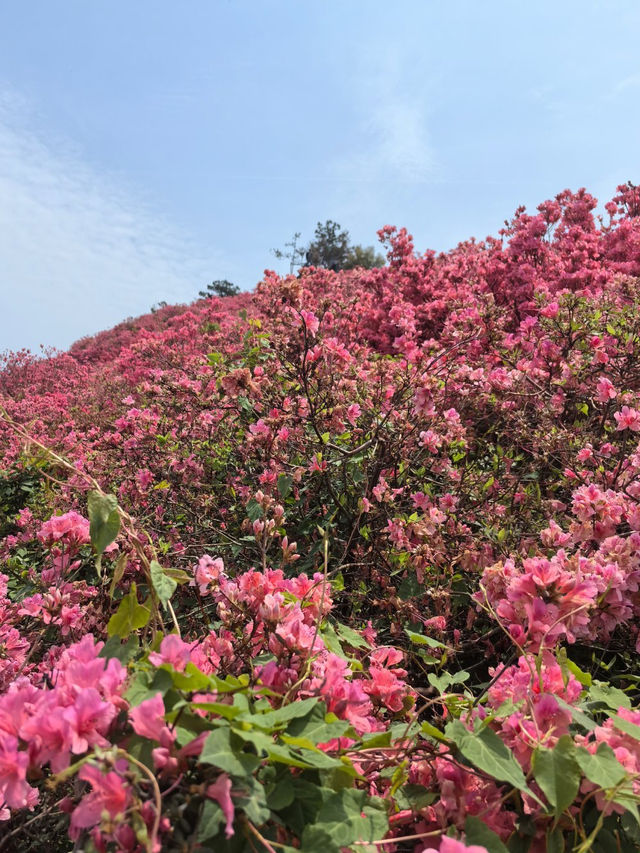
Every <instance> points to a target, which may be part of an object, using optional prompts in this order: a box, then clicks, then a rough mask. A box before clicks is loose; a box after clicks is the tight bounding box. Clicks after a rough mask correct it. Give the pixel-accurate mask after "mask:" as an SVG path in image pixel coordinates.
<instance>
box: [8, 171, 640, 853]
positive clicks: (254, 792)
mask: <svg viewBox="0 0 640 853" xmlns="http://www.w3.org/2000/svg"><path fill="white" fill-rule="evenodd" d="M604 210H605V213H604V214H603V216H602V218H599V217H598V216H597V215H596V200H595V199H594V198H593V197H592V196H590V195H589V194H588V193H587V192H586V191H584V190H580V191H578V192H577V193H571V192H569V191H565V192H563V193H560V194H559V195H558V196H557V197H556V198H555V199H554V200H552V201H547V202H545V203H543V204H541V205H540V206H539V208H538V209H537V211H536V213H535V214H534V215H532V214H528V213H527V212H526V211H525V210H524V209H520V210H518V211H516V214H515V216H514V217H513V219H512V220H511V221H510V222H508V223H506V224H505V227H504V229H503V230H502V231H501V232H500V233H499V234H498V236H497V237H495V238H487V239H486V240H484V241H476V240H469V241H467V242H465V243H462V244H460V245H459V246H458V247H456V248H455V249H453V250H451V251H449V252H446V253H440V254H437V253H435V252H430V251H429V252H426V253H424V254H418V253H416V251H415V249H414V246H413V243H412V238H411V236H410V235H409V234H408V233H407V232H406V231H405V230H404V229H400V230H397V229H395V228H391V227H386V228H383V229H382V231H381V232H380V237H381V239H382V240H383V242H384V245H385V247H386V251H387V264H386V266H384V267H382V268H380V269H372V270H357V269H356V270H352V271H343V272H339V273H334V272H330V271H327V270H319V269H312V268H309V269H304V270H303V271H302V272H301V274H300V276H299V277H293V276H289V277H286V278H281V277H279V276H277V275H276V274H275V273H271V272H268V273H266V274H265V278H264V280H263V281H262V282H261V283H260V284H259V285H258V286H257V288H256V290H255V292H254V293H252V294H241V295H239V296H236V297H231V298H227V299H219V298H214V299H207V300H201V301H199V302H196V303H194V304H193V305H191V306H188V307H184V306H182V307H167V308H163V309H161V310H159V311H157V312H155V313H153V314H149V315H147V316H145V317H141V318H138V319H136V320H129V321H127V322H125V323H122V324H120V325H119V326H117V327H115V328H114V329H112V330H110V331H107V332H103V333H101V334H99V335H96V336H94V337H91V338H86V339H83V340H82V341H79V342H78V343H76V344H74V346H72V347H71V349H70V350H69V352H67V353H61V354H54V355H52V356H50V357H48V358H45V359H38V358H35V357H34V356H32V355H30V354H29V353H27V352H24V351H23V352H21V353H17V354H8V355H6V356H5V357H4V361H3V363H2V371H1V372H0V454H1V456H0V535H1V536H3V537H4V538H3V539H2V542H1V544H0V572H1V573H2V574H0V581H1V583H0V596H1V598H0V819H2V820H3V821H4V826H2V824H0V826H2V829H0V851H2V850H8V851H11V850H18V849H19V850H21V851H29V850H33V851H36V850H39V849H42V848H41V847H38V844H39V843H41V839H42V835H43V833H45V832H46V834H47V837H51V838H52V839H53V840H52V843H51V850H52V851H56V850H60V851H63V850H64V851H66V850H68V849H69V840H68V839H69V837H70V838H71V839H72V840H73V841H74V842H75V843H76V847H75V848H74V849H78V850H79V849H83V850H97V851H103V850H117V851H128V853H133V851H138V850H154V851H155V850H157V851H160V850H162V851H165V850H166V851H191V850H193V851H207V850H208V851H214V850H215V851H225V850H228V851H234V852H235V851H245V850H246V851H253V850H255V851H257V850H266V851H271V853H273V851H275V850H278V851H279V850H285V851H286V850H288V851H291V850H294V849H300V850H302V851H304V853H314V851H320V850H321V851H322V852H323V853H340V851H341V850H352V851H359V850H360V851H362V850H368V851H373V850H385V851H397V853H404V851H427V850H431V849H433V850H440V851H441V853H456V851H463V850H470V851H472V853H478V851H483V850H488V851H489V853H493V851H497V853H502V851H504V850H509V851H512V853H519V851H530V853H542V851H546V850H553V851H562V850H566V851H569V850H576V851H580V853H587V851H590V850H594V851H603V853H606V851H609V850H612V851H613V850H640V826H639V823H640V819H639V816H638V808H637V802H638V798H639V797H640V710H638V709H637V706H638V700H639V698H640V697H639V696H638V689H637V685H638V681H639V679H640V670H639V669H638V666H637V664H636V661H637V653H638V652H639V651H640V634H639V625H640V623H639V622H638V618H639V616H640V593H639V582H640V444H639V436H638V433H640V189H638V188H637V187H635V186H633V185H632V184H628V185H625V186H621V187H619V188H618V192H617V195H616V196H615V198H614V199H613V200H612V201H611V202H609V203H608V204H606V205H605V207H604ZM2 799H4V808H3V803H2ZM3 831H4V835H3ZM3 839H4V840H3ZM92 845H93V846H92Z"/></svg>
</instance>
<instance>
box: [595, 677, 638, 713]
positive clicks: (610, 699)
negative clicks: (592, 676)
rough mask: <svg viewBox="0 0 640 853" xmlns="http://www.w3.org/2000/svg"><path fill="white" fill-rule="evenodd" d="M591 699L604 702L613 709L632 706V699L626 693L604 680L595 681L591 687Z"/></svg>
mask: <svg viewBox="0 0 640 853" xmlns="http://www.w3.org/2000/svg"><path fill="white" fill-rule="evenodd" d="M589 700H590V701H592V702H602V703H603V704H604V705H606V706H607V707H608V708H611V709H612V710H613V711H617V710H618V708H620V707H622V708H631V701H630V699H629V697H628V696H627V694H626V693H623V692H622V690H620V689H619V688H618V687H612V686H611V685H610V684H605V683H604V682H602V681H594V682H593V684H592V685H591V687H590V688H589Z"/></svg>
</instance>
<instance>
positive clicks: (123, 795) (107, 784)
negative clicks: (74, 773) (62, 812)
mask: <svg viewBox="0 0 640 853" xmlns="http://www.w3.org/2000/svg"><path fill="white" fill-rule="evenodd" d="M78 778H79V779H82V780H83V781H85V782H89V784H90V785H91V787H92V789H93V790H92V791H91V793H89V794H87V795H86V796H84V797H83V798H82V800H81V801H80V803H79V804H78V806H76V808H75V809H74V810H73V814H72V815H71V827H70V829H69V835H70V837H71V838H72V839H73V840H76V839H78V838H79V836H80V831H81V830H82V829H90V828H91V827H94V826H98V825H99V824H100V823H101V821H102V819H103V814H104V813H105V812H106V813H107V815H108V816H109V818H110V819H111V820H116V819H120V820H122V819H123V818H124V814H125V812H126V810H127V806H128V805H129V802H130V798H131V797H130V793H129V789H128V788H127V786H126V785H125V783H124V781H123V779H122V778H121V777H120V776H119V775H118V774H117V773H114V772H113V771H112V770H110V771H109V772H108V773H102V771H101V770H100V769H99V768H98V767H96V766H95V765H93V764H85V765H84V766H83V767H81V768H80V772H79V773H78Z"/></svg>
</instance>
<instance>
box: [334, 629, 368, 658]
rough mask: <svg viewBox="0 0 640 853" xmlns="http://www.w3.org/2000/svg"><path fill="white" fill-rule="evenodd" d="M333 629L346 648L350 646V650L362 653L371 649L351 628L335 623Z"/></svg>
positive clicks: (360, 635)
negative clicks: (357, 650) (359, 650)
mask: <svg viewBox="0 0 640 853" xmlns="http://www.w3.org/2000/svg"><path fill="white" fill-rule="evenodd" d="M335 629H336V633H337V635H338V636H339V637H340V639H341V640H342V641H343V642H344V643H346V644H347V645H348V646H351V648H352V649H361V650H363V651H364V650H365V649H370V648H371V646H370V645H369V643H368V642H367V641H366V640H365V638H364V637H363V636H362V634H359V633H358V632H357V631H354V630H353V628H350V627H349V626H348V625H343V624H342V622H336V623H335Z"/></svg>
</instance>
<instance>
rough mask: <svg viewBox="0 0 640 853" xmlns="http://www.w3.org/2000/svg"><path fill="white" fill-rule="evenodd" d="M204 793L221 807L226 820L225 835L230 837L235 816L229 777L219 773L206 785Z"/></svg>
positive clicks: (232, 832)
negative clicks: (211, 782) (214, 779)
mask: <svg viewBox="0 0 640 853" xmlns="http://www.w3.org/2000/svg"><path fill="white" fill-rule="evenodd" d="M205 793H206V795H207V797H209V799H211V800H215V801H216V802H217V803H218V805H219V806H220V808H221V809H222V813H223V814H224V817H225V820H226V822H227V825H226V827H225V835H226V836H227V838H231V836H232V835H233V834H234V830H233V818H234V816H235V809H234V807H233V800H232V799H231V779H230V778H229V776H228V775H227V774H226V773H221V774H220V776H218V778H217V779H216V781H215V782H214V783H213V784H212V785H209V786H208V787H207V790H206V791H205Z"/></svg>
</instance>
